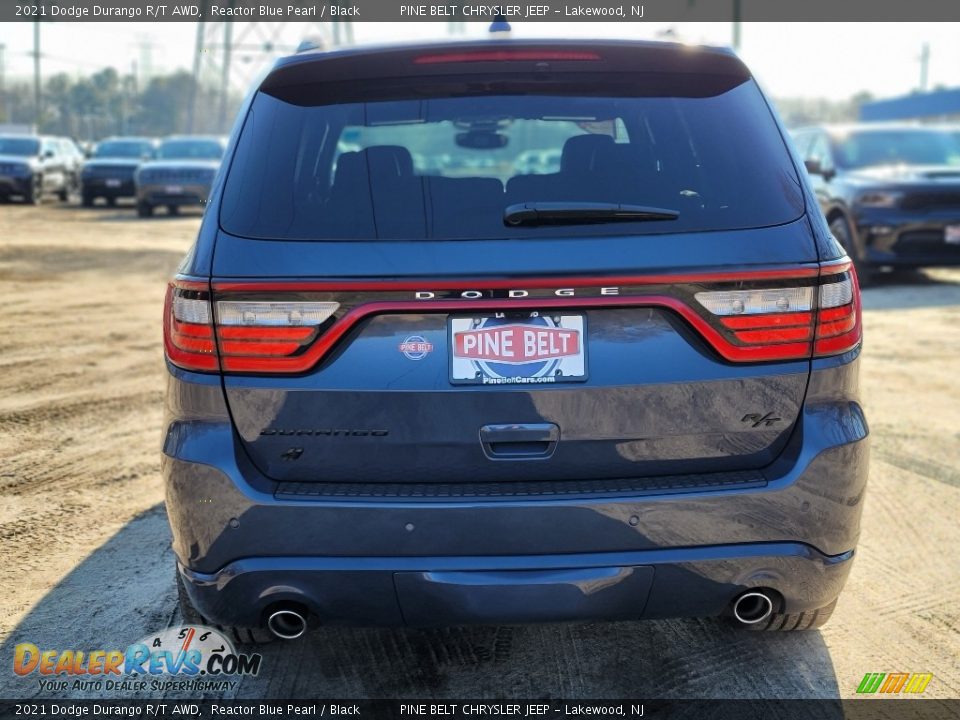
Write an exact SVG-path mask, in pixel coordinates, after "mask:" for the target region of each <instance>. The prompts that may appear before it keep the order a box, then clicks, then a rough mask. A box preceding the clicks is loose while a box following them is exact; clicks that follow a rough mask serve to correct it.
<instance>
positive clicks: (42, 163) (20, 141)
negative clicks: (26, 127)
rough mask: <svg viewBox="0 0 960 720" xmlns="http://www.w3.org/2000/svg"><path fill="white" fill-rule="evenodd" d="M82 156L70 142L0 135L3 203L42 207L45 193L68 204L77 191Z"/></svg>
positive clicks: (30, 136)
mask: <svg viewBox="0 0 960 720" xmlns="http://www.w3.org/2000/svg"><path fill="white" fill-rule="evenodd" d="M78 154H80V151H79V149H78V148H77V147H76V145H75V144H74V142H73V141H72V140H70V139H69V138H61V137H50V136H44V135H0V199H3V200H6V199H8V198H9V197H10V196H19V197H20V198H21V199H22V200H23V201H24V202H26V203H30V204H39V203H40V201H41V200H42V198H43V195H44V194H45V193H56V195H57V197H59V198H60V200H61V201H63V202H66V201H67V200H68V199H69V198H70V193H71V192H72V191H73V190H74V189H76V187H77V174H78V171H79V166H80V159H78V157H77V155H78ZM81 157H82V155H81Z"/></svg>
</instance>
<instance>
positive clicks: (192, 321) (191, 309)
mask: <svg viewBox="0 0 960 720" xmlns="http://www.w3.org/2000/svg"><path fill="white" fill-rule="evenodd" d="M163 345H164V349H165V351H166V354H167V358H168V359H169V360H170V362H172V363H173V364H174V365H176V366H177V367H181V368H183V369H185V370H200V371H205V372H209V371H211V370H218V369H219V368H220V365H219V363H218V361H217V349H216V346H215V345H214V338H213V323H212V322H211V313H210V289H209V287H208V286H207V283H205V282H190V281H184V280H177V281H174V282H171V283H170V284H169V285H168V286H167V297H166V301H165V302H164V308H163Z"/></svg>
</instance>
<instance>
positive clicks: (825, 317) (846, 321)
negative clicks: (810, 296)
mask: <svg viewBox="0 0 960 720" xmlns="http://www.w3.org/2000/svg"><path fill="white" fill-rule="evenodd" d="M827 280H829V282H826V281H827ZM862 339H863V327H862V320H861V309H860V284H859V283H858V282H857V273H856V271H855V270H854V269H853V267H851V266H846V267H844V268H843V269H841V270H840V271H839V272H835V273H833V274H831V275H827V276H825V278H824V282H823V284H821V285H820V303H819V310H818V313H817V330H816V341H815V344H814V348H813V354H814V355H816V356H818V357H820V356H824V355H839V354H840V353H844V352H847V351H848V350H852V349H853V348H855V347H857V345H859V344H860V341H861V340H862Z"/></svg>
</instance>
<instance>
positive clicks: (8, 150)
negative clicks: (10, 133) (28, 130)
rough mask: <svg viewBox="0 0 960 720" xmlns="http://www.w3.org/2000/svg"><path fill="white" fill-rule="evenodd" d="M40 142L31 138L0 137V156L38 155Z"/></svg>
mask: <svg viewBox="0 0 960 720" xmlns="http://www.w3.org/2000/svg"><path fill="white" fill-rule="evenodd" d="M39 154H40V141H39V140H34V139H32V138H5V137H0V155H23V156H29V155H39Z"/></svg>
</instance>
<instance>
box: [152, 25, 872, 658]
mask: <svg viewBox="0 0 960 720" xmlns="http://www.w3.org/2000/svg"><path fill="white" fill-rule="evenodd" d="M536 153H540V154H543V155H544V156H546V154H550V153H554V154H556V155H558V156H559V163H558V165H555V166H548V165H543V166H542V167H541V166H537V165H531V164H529V163H527V164H524V163H523V162H518V160H520V159H522V158H521V156H523V157H527V156H528V155H530V154H536ZM164 340H165V349H166V359H167V368H168V370H169V387H168V393H167V417H166V423H165V435H164V442H163V470H164V475H165V479H166V489H167V511H168V514H169V518H170V524H171V527H172V530H173V537H174V545H173V547H174V551H175V553H176V556H177V573H176V575H177V582H178V586H179V589H180V601H181V606H182V608H183V613H184V615H185V617H186V618H188V619H190V620H192V621H197V622H201V621H202V622H207V623H210V624H216V625H219V626H221V627H222V628H226V629H228V630H229V631H230V632H232V633H233V636H234V637H235V639H237V640H238V641H241V642H243V641H259V640H265V639H269V638H270V637H273V636H276V637H281V638H295V637H298V636H300V635H301V634H303V633H304V632H305V630H306V629H307V628H309V627H311V626H322V625H334V624H359V625H394V626H396V625H415V626H423V625H453V624H463V623H528V622H553V621H565V620H598V619H610V620H620V619H638V618H665V617H695V616H726V617H729V618H730V619H731V620H732V621H733V622H735V623H738V624H739V625H741V626H743V627H748V628H755V629H774V630H781V629H782V630H795V629H807V628H815V627H819V626H820V625H822V624H823V623H824V622H825V621H826V620H827V618H828V617H829V616H830V614H831V612H832V610H833V608H834V606H835V604H836V602H837V597H838V596H839V594H840V591H841V589H842V587H843V585H844V581H845V579H846V577H847V574H848V573H849V570H850V566H851V561H852V559H853V556H854V550H855V547H856V544H857V537H858V533H859V518H860V513H861V508H862V506H863V498H864V490H865V485H866V480H867V442H866V438H867V425H866V421H865V419H864V414H863V411H862V409H861V406H860V401H859V396H858V383H857V373H858V364H859V362H858V360H859V354H860V346H861V315H860V296H859V289H858V285H857V277H856V274H855V271H854V269H853V267H852V266H851V261H850V258H848V257H847V256H846V255H845V253H844V250H843V248H842V247H841V246H840V245H839V244H838V243H837V242H836V240H835V239H834V238H833V237H832V236H831V234H830V231H829V228H828V226H827V224H826V221H825V219H824V217H823V215H822V214H821V212H820V210H819V209H818V207H817V201H816V198H815V196H814V194H813V192H812V190H811V187H810V184H809V180H808V178H807V176H806V173H805V172H804V170H803V163H802V160H801V159H800V158H799V157H798V156H797V155H796V154H795V152H794V151H793V149H792V146H791V144H790V142H789V141H788V139H787V135H786V133H785V131H784V129H783V128H782V127H781V125H780V123H779V122H778V120H777V118H776V117H775V114H774V113H773V112H772V110H771V108H770V106H769V104H768V102H767V101H766V99H765V98H764V96H763V94H762V93H761V91H760V89H759V88H758V86H757V83H756V82H755V81H754V79H753V78H752V77H751V75H750V72H749V71H748V70H747V68H746V67H744V65H743V64H742V63H741V61H740V60H739V59H737V57H736V56H735V55H733V54H732V53H730V52H728V51H726V50H718V49H710V48H690V47H686V46H680V45H674V44H659V43H640V42H599V41H593V42H585V41H569V42H568V41H556V40H551V41H516V40H507V41H505V40H490V41H483V42H472V43H462V42H461V43H456V44H452V43H451V44H439V45H418V46H404V47H390V48H374V49H357V48H354V49H348V50H342V51H336V52H328V53H324V52H307V53H302V54H299V55H296V56H293V57H289V58H286V59H283V60H281V61H279V62H278V63H277V65H276V66H275V67H274V69H273V70H272V72H271V73H270V74H269V75H268V76H267V77H266V79H264V80H263V82H262V83H261V84H260V86H259V87H258V88H257V89H256V91H255V92H254V93H253V94H252V95H251V97H250V98H249V99H248V101H247V103H246V105H245V107H244V108H243V109H242V111H241V114H240V118H239V120H238V122H237V125H236V128H235V130H234V132H233V135H232V137H231V140H230V143H229V147H228V149H227V152H226V155H225V158H224V162H223V166H222V168H221V170H220V172H219V174H218V176H217V179H216V181H215V182H214V185H213V189H212V193H211V197H210V203H209V207H208V208H207V211H206V214H205V216H204V219H203V224H202V227H201V229H200V232H199V236H198V238H197V241H196V244H195V245H194V247H193V248H192V249H191V251H190V252H189V253H188V255H187V257H186V258H185V259H184V261H183V263H182V264H181V266H180V268H179V272H178V274H177V275H176V277H175V278H174V279H173V281H172V282H171V283H170V286H169V290H168V293H167V302H166V307H165V311H164Z"/></svg>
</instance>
